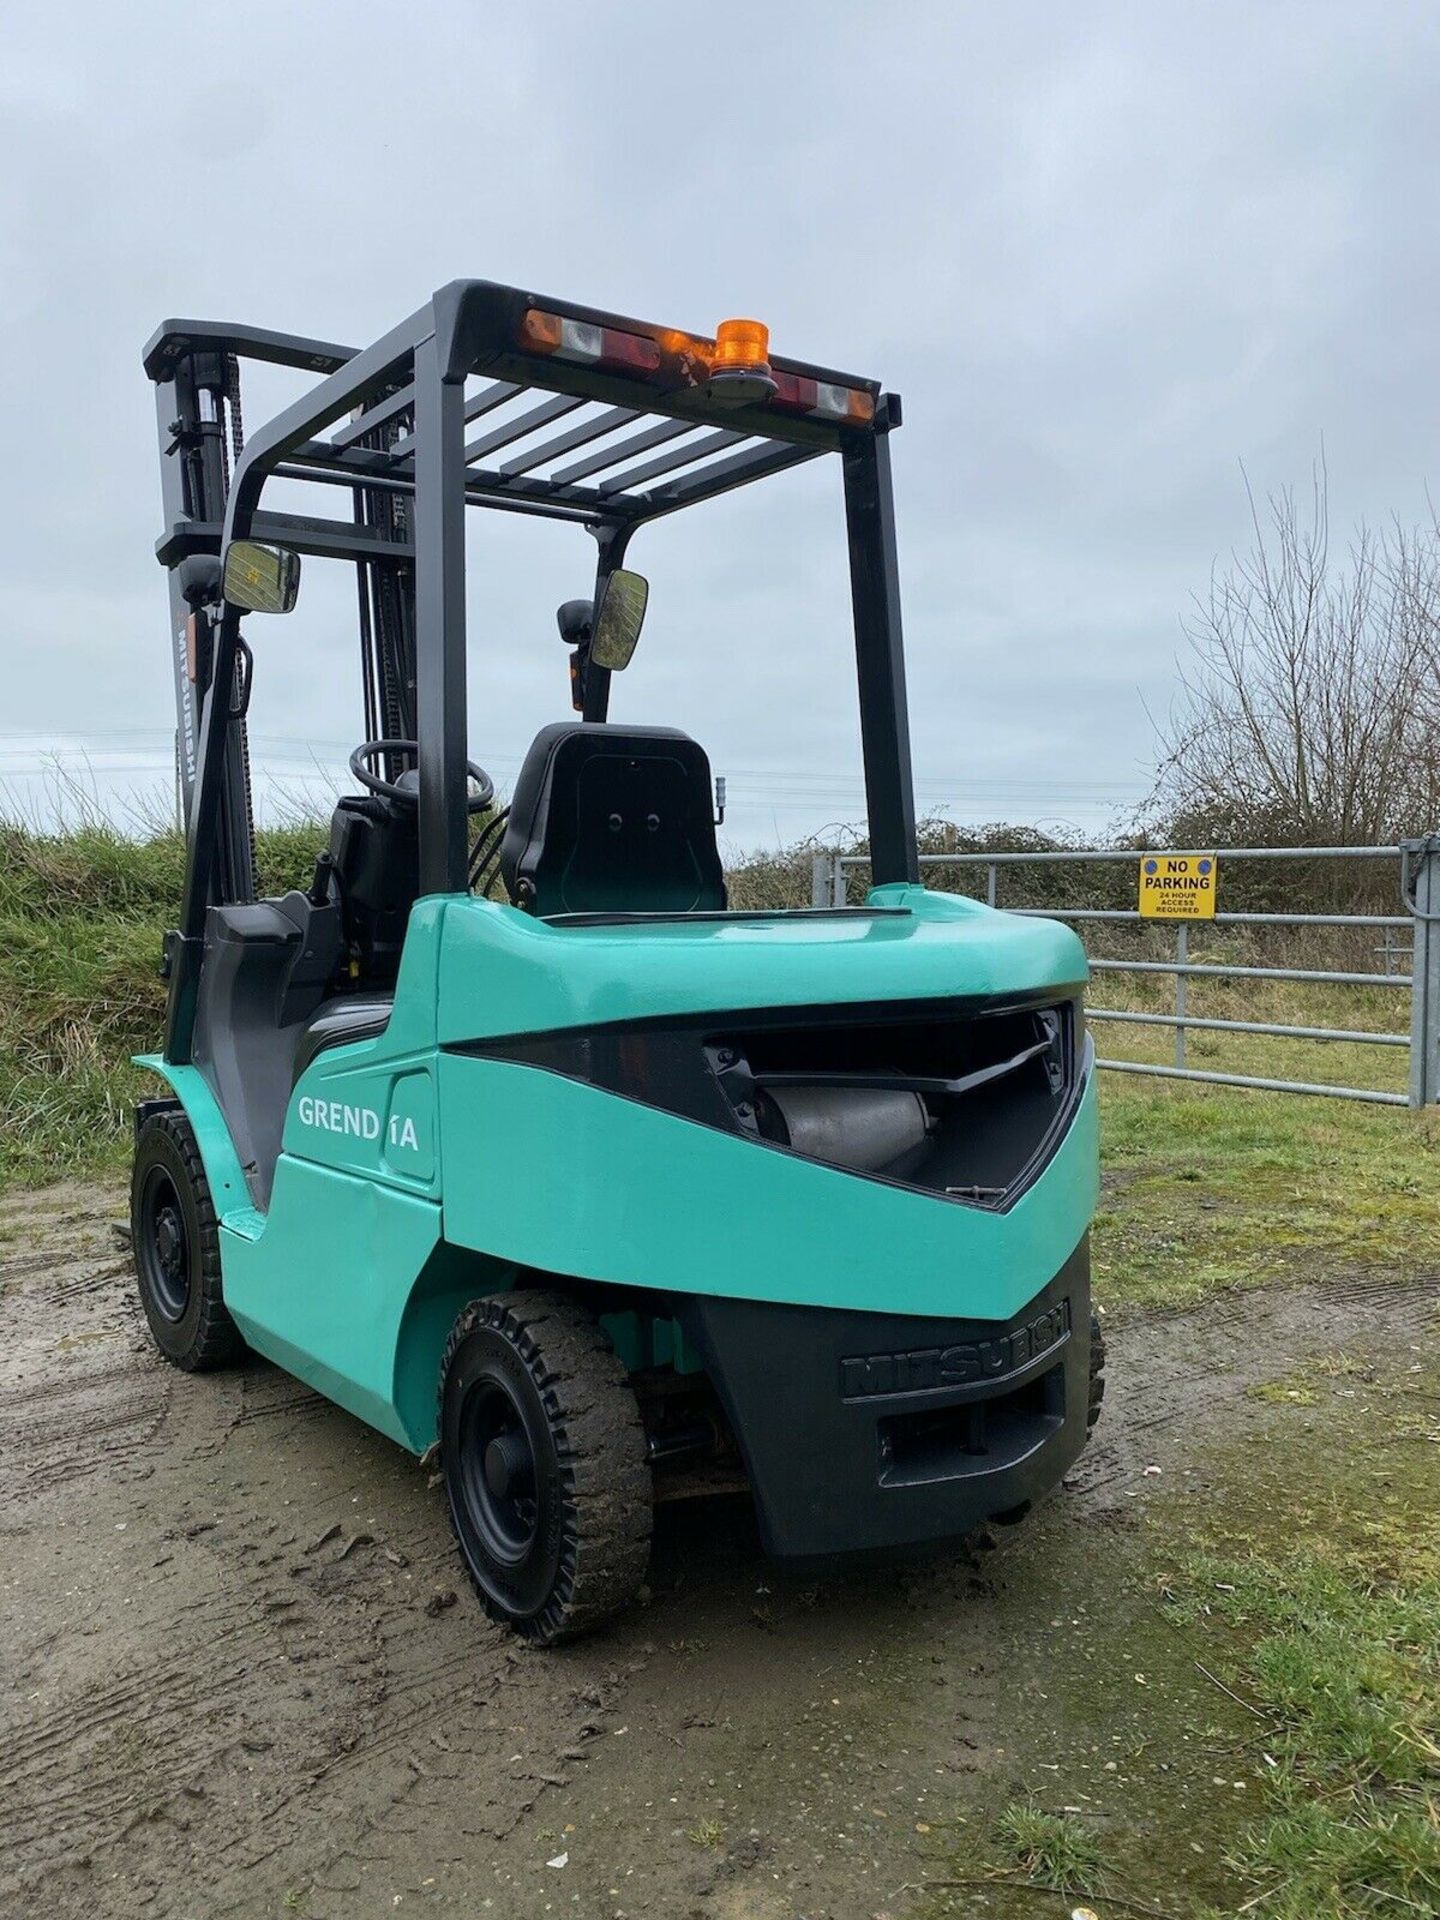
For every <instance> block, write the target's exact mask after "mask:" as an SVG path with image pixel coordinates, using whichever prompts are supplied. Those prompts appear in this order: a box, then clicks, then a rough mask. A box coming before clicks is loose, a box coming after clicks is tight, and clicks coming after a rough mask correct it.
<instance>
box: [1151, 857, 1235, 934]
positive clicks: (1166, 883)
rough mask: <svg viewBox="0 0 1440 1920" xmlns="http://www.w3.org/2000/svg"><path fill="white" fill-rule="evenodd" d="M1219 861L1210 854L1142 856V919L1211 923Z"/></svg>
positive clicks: (1217, 881) (1217, 882) (1218, 877)
mask: <svg viewBox="0 0 1440 1920" xmlns="http://www.w3.org/2000/svg"><path fill="white" fill-rule="evenodd" d="M1219 881H1220V862H1219V860H1218V859H1217V858H1216V856H1215V855H1214V854H1213V853H1143V854H1141V856H1140V918H1141V919H1142V920H1213V919H1214V918H1215V892H1216V888H1217V886H1218V885H1219Z"/></svg>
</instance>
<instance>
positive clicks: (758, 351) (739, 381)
mask: <svg viewBox="0 0 1440 1920" xmlns="http://www.w3.org/2000/svg"><path fill="white" fill-rule="evenodd" d="M710 391H711V393H712V394H713V396H714V398H715V399H716V400H717V401H719V402H720V403H721V404H722V405H726V406H736V407H739V406H745V405H747V404H749V403H750V402H752V401H756V400H768V399H769V398H770V396H771V395H772V394H773V393H774V391H775V376H774V375H773V374H772V373H771V371H770V329H769V328H768V327H767V326H765V325H763V324H762V322H760V321H759V320H722V321H721V322H720V324H719V326H718V327H717V328H716V329H715V349H714V354H713V356H712V358H711V362H710Z"/></svg>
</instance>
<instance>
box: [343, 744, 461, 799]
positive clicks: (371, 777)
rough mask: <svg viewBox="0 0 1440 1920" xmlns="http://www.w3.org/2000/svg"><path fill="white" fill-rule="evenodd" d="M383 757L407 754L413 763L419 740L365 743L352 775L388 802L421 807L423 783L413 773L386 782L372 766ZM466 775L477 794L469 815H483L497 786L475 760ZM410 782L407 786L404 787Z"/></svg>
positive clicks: (358, 749) (356, 755)
mask: <svg viewBox="0 0 1440 1920" xmlns="http://www.w3.org/2000/svg"><path fill="white" fill-rule="evenodd" d="M382 753H405V754H409V756H410V758H411V759H412V760H418V759H419V757H420V743H419V741H418V740H362V741H361V743H360V745H359V746H358V747H356V749H355V751H354V752H353V753H352V754H351V756H350V771H351V773H353V774H354V776H355V778H356V779H357V780H358V781H359V782H360V784H361V786H362V787H365V788H367V789H368V790H369V792H371V793H378V794H383V796H384V797H385V799H387V800H402V801H404V802H405V803H406V804H407V805H408V806H412V807H414V806H418V805H419V802H420V782H419V780H418V779H417V778H416V776H415V775H414V774H413V773H402V774H401V776H400V778H399V779H398V780H387V779H386V778H385V777H384V775H383V774H379V773H377V772H376V771H375V768H374V766H373V764H372V763H373V762H374V761H376V760H378V759H379V757H380V755H381V754H382ZM465 771H466V772H467V773H468V774H469V776H470V778H471V780H472V782H473V783H474V787H475V791H474V792H473V793H471V794H470V795H469V797H468V798H467V800H466V803H465V811H466V812H467V813H484V812H485V810H486V809H487V808H488V807H489V805H490V803H491V801H492V800H494V798H495V782H494V781H493V780H492V779H491V778H490V776H489V774H488V773H486V771H485V769H484V768H483V767H477V766H476V764H475V762H474V761H473V760H467V761H466V762H465ZM407 781H408V782H409V785H408V786H407V785H406V784H405V783H406V782H407Z"/></svg>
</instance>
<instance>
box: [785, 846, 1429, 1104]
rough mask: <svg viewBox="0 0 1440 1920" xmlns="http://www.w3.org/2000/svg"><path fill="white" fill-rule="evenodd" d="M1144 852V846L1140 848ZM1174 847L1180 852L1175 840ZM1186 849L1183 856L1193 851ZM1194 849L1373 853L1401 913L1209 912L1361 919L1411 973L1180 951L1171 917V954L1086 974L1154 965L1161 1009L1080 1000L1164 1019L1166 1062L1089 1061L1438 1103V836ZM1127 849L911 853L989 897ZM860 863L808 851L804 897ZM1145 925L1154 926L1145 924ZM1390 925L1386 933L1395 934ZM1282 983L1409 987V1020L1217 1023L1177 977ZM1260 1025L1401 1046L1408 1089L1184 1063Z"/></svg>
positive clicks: (1259, 1030) (1234, 917)
mask: <svg viewBox="0 0 1440 1920" xmlns="http://www.w3.org/2000/svg"><path fill="white" fill-rule="evenodd" d="M1147 851H1149V850H1147ZM1180 851H1181V853H1182V854H1183V853H1185V852H1186V851H1187V850H1186V849H1181V850H1180ZM1190 851H1191V857H1194V854H1193V850H1190ZM1206 852H1210V853H1218V855H1219V857H1220V859H1221V862H1222V871H1223V868H1224V866H1225V865H1228V864H1229V863H1230V862H1232V861H1238V860H1328V861H1337V860H1369V861H1374V860H1383V861H1392V862H1394V863H1395V864H1396V866H1397V868H1398V873H1397V892H1398V895H1399V900H1400V904H1401V905H1402V907H1403V908H1404V909H1405V911H1404V912H1403V913H1395V914H1373V913H1216V915H1215V917H1214V921H1213V923H1211V922H1206V923H1202V924H1214V925H1216V926H1231V927H1333V928H1370V929H1373V930H1374V931H1375V932H1376V933H1377V935H1380V936H1382V937H1383V944H1382V946H1381V947H1380V949H1379V950H1380V951H1381V952H1382V953H1383V954H1384V956H1385V958H1386V960H1387V962H1388V961H1389V960H1390V959H1391V957H1392V955H1394V956H1396V957H1401V956H1403V955H1404V953H1405V951H1406V949H1405V939H1406V937H1407V936H1408V940H1409V958H1410V966H1411V970H1410V971H1409V972H1408V973H1407V972H1402V971H1396V970H1395V969H1393V968H1389V969H1387V971H1385V972H1383V973H1378V972H1377V973H1360V972H1347V971H1343V970H1337V969H1332V968H1322V967H1263V966H1255V967H1250V966H1239V965H1235V966H1230V965H1223V964H1217V963H1213V962H1196V961H1192V960H1191V959H1190V954H1189V944H1190V943H1189V936H1190V925H1189V924H1188V923H1186V922H1185V921H1179V922H1177V923H1176V924H1175V926H1174V934H1175V958H1174V959H1173V960H1113V959H1092V960H1091V962H1090V969H1091V972H1092V973H1096V974H1104V973H1129V974H1161V975H1170V976H1173V978H1174V980H1175V1011H1174V1012H1173V1013H1140V1012H1132V1011H1130V1010H1128V1009H1127V1010H1122V1009H1119V1008H1106V1007H1097V1006H1087V1007H1086V1009H1085V1017H1086V1019H1087V1020H1098V1021H1111V1022H1114V1023H1116V1024H1124V1025H1130V1026H1142V1027H1147V1026H1148V1027H1172V1028H1174V1030H1175V1056H1174V1059H1173V1061H1172V1062H1171V1063H1169V1064H1165V1065H1162V1064H1158V1063H1155V1062H1151V1061H1141V1060H1120V1059H1097V1061H1096V1065H1097V1066H1100V1067H1107V1068H1109V1069H1110V1070H1111V1071H1112V1072H1115V1073H1140V1074H1154V1075H1158V1076H1159V1077H1161V1078H1164V1079H1171V1080H1194V1081H1200V1082H1206V1083H1209V1084H1211V1085H1216V1086H1228V1087H1253V1088H1256V1089H1258V1090H1261V1091H1264V1092H1269V1093H1311V1094H1328V1095H1329V1096H1330V1097H1331V1098H1333V1099H1337V1100H1365V1101H1370V1102H1373V1103H1375V1104H1377V1105H1380V1106H1392V1107H1405V1106H1410V1107H1421V1106H1429V1105H1433V1104H1434V1103H1435V1102H1437V1101H1440V836H1437V835H1433V834H1432V835H1430V836H1428V837H1426V838H1425V839H1417V840H1407V841H1405V842H1403V843H1402V844H1400V845H1398V846H1390V847H1229V848H1227V847H1219V848H1214V847H1212V848H1207V849H1206ZM1140 857H1141V856H1140V851H1139V850H1138V849H1125V850H1114V849H1110V848H1086V849H1082V850H1079V851H1075V852H1069V851H1066V852H1056V853H943V854H921V856H920V865H921V867H922V868H923V867H927V866H929V867H971V868H977V869H980V870H981V871H983V872H984V874H985V898H986V902H987V904H988V905H990V906H992V907H994V906H997V905H999V904H1000V902H999V898H998V896H999V891H1000V874H1001V872H1002V870H1003V869H1006V868H1014V867H1064V866H1070V865H1082V864H1091V863H1109V864H1112V865H1119V866H1133V865H1134V864H1135V863H1136V861H1137V860H1139V858H1140ZM867 865H868V861H867V860H866V858H865V856H864V855H863V854H843V853H817V854H816V855H815V858H814V863H813V870H812V895H811V897H812V901H813V903H814V904H815V905H816V906H821V905H824V906H831V907H836V906H844V905H845V904H846V899H847V892H848V883H847V879H846V876H847V874H848V873H849V872H851V871H853V870H855V869H861V868H864V867H866V866H867ZM1007 911H1009V912H1014V913H1022V914H1033V915H1041V916H1043V917H1045V918H1047V919H1054V920H1073V921H1080V922H1086V921H1096V920H1099V921H1113V922H1119V923H1134V924H1136V925H1138V924H1140V920H1141V916H1140V913H1139V912H1138V910H1134V909H1127V908H1112V907H1014V908H1009V909H1007ZM1147 924H1149V925H1152V926H1153V925H1157V924H1163V923H1157V922H1154V921H1151V922H1148V923H1147ZM1397 934H1399V935H1400V936H1401V937H1400V940H1399V941H1398V942H1397V940H1396V938H1395V936H1396V935H1397ZM1204 979H1229V980H1293V981H1298V982H1306V983H1309V984H1311V985H1317V986H1348V987H1377V988H1383V989H1386V990H1394V991H1395V992H1396V993H1397V994H1404V993H1408V994H1409V995H1410V1021H1409V1029H1408V1031H1405V1032H1390V1033H1375V1032H1369V1031H1366V1030H1364V1029H1356V1028H1342V1027H1306V1026H1288V1025H1285V1024H1282V1023H1279V1022H1276V1021H1270V1020H1220V1019H1210V1018H1202V1017H1200V1016H1198V1015H1196V1014H1193V1013H1190V1012H1189V1011H1188V1009H1187V1005H1186V985H1187V982H1188V981H1191V980H1204ZM1192 1031H1199V1032H1212V1033H1237V1034H1243V1033H1250V1034H1268V1035H1271V1036H1273V1037H1276V1038H1280V1039H1289V1040H1311V1041H1342V1042H1347V1043H1349V1044H1351V1045H1359V1046H1375V1047H1404V1048H1406V1049H1407V1050H1408V1052H1409V1056H1410V1087H1409V1091H1408V1093H1396V1092H1391V1091H1389V1090H1386V1089H1384V1088H1378V1087H1346V1086H1332V1085H1329V1084H1327V1083H1324V1082H1318V1081H1308V1080H1275V1079H1267V1078H1265V1077H1262V1076H1260V1075H1257V1074H1245V1073H1212V1072H1208V1071H1204V1070H1202V1069H1199V1068H1195V1067H1189V1066H1187V1065H1186V1063H1185V1035H1186V1033H1187V1032H1192Z"/></svg>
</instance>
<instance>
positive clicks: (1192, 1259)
mask: <svg viewBox="0 0 1440 1920" xmlns="http://www.w3.org/2000/svg"><path fill="white" fill-rule="evenodd" d="M1297 991H1300V992H1303V989H1297ZM1100 1087H1101V1142H1102V1164H1103V1170H1104V1183H1105V1184H1104V1191H1103V1193H1102V1196H1101V1202H1100V1210H1099V1212H1098V1214H1097V1216H1096V1221H1095V1238H1094V1259H1095V1286H1096V1292H1097V1294H1098V1296H1099V1297H1100V1299H1101V1301H1102V1302H1103V1303H1105V1304H1106V1305H1109V1306H1117V1305H1120V1306H1123V1305H1145V1306H1185V1305H1189V1304H1191V1303H1193V1302H1194V1301H1197V1300H1201V1299H1205V1298H1207V1297H1208V1296H1209V1295H1211V1294H1213V1293H1215V1292H1217V1291H1219V1290H1222V1289H1226V1288H1242V1287H1253V1286H1260V1285H1264V1284H1265V1283H1267V1282H1270V1281H1274V1280H1283V1279H1286V1278H1302V1277H1304V1278H1316V1277H1323V1276H1324V1275H1325V1274H1327V1273H1334V1272H1337V1271H1345V1270H1351V1271H1353V1270H1356V1269H1361V1268H1364V1269H1369V1270H1373V1271H1374V1272H1376V1273H1377V1274H1385V1273H1390V1272H1409V1273H1413V1272H1414V1271H1415V1270H1416V1269H1417V1268H1419V1269H1425V1268H1434V1267H1436V1266H1437V1265H1440V1124H1437V1120H1440V1116H1437V1115H1436V1114H1435V1113H1434V1112H1433V1111H1431V1112H1426V1113H1423V1114H1412V1113H1410V1112H1409V1111H1407V1110H1404V1109H1391V1108H1386V1107H1365V1106H1359V1105H1356V1104H1352V1103H1350V1102H1345V1103H1342V1102H1340V1101H1333V1102H1332V1101H1329V1100H1324V1099H1311V1098H1305V1097H1303V1096H1300V1095H1293V1094H1265V1093H1251V1092H1244V1091H1241V1090H1239V1089H1234V1090H1232V1089H1229V1088H1209V1087H1195V1086H1187V1085H1185V1084H1183V1083H1181V1082H1178V1081H1163V1080H1142V1079H1140V1078H1138V1077H1135V1076H1130V1075H1121V1074H1102V1075H1101V1081H1100Z"/></svg>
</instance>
